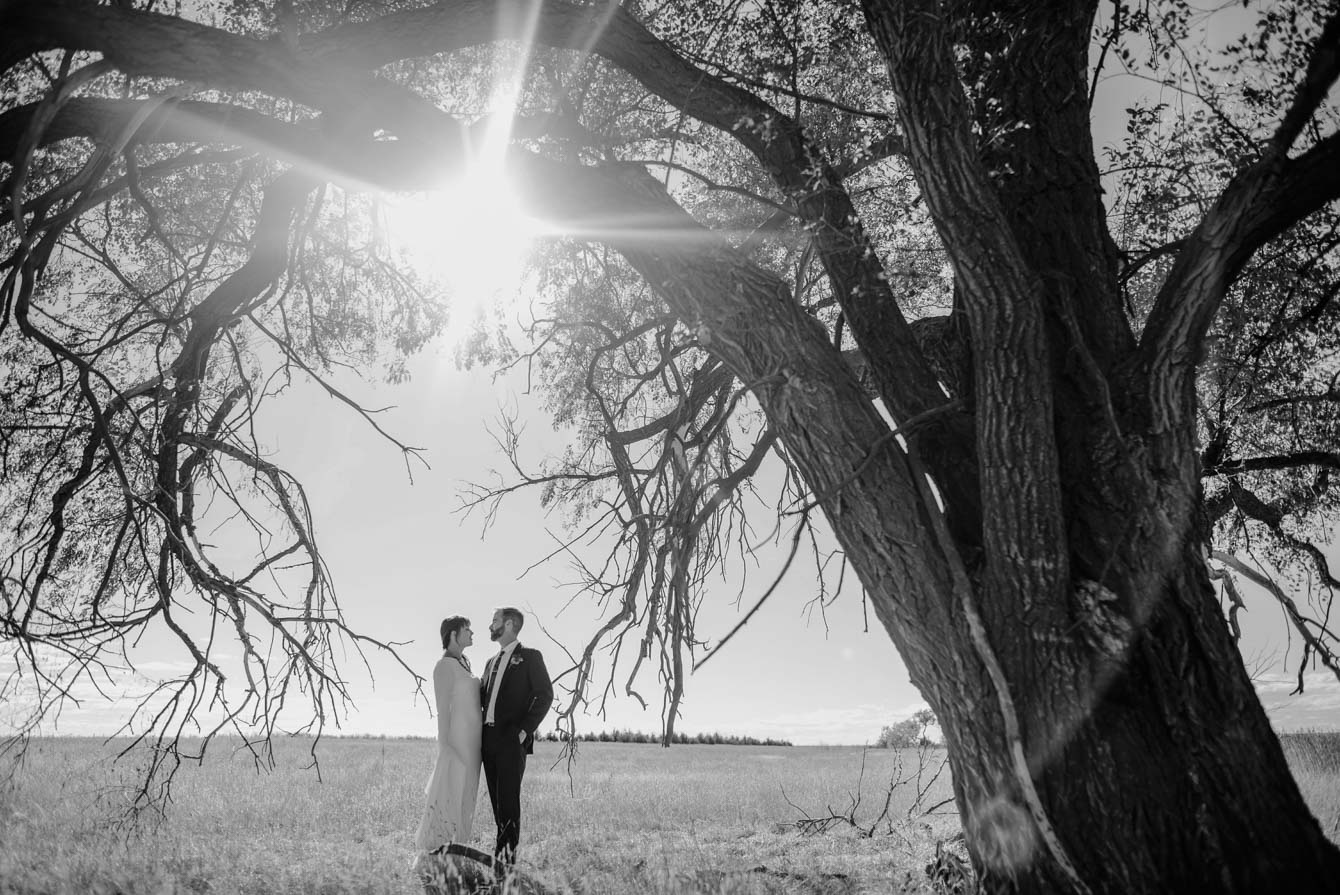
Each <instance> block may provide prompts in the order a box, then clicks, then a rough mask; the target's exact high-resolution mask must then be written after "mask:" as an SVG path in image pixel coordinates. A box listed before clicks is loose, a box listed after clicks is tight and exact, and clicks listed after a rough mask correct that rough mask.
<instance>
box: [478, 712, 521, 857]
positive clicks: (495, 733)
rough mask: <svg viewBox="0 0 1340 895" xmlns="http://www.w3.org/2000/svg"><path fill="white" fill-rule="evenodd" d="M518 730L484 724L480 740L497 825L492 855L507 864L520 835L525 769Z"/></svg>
mask: <svg viewBox="0 0 1340 895" xmlns="http://www.w3.org/2000/svg"><path fill="white" fill-rule="evenodd" d="M519 733H520V731H519V729H518V728H516V727H512V726H510V725H485V726H484V735H483V742H482V743H481V744H480V745H481V747H482V748H481V750H480V751H481V753H482V758H483V760H484V780H485V781H486V782H487V783H488V787H489V803H490V804H492V806H493V820H494V821H495V822H496V823H497V825H498V837H497V839H496V840H495V844H494V846H493V857H494V858H495V859H497V860H498V861H500V862H502V863H503V864H504V865H506V866H507V867H508V868H510V867H511V866H512V865H513V864H515V863H516V847H517V842H518V840H519V839H520V837H521V778H522V776H523V775H524V774H525V773H526V747H525V746H523V745H521V743H519V742H518V741H517V740H518V734H519Z"/></svg>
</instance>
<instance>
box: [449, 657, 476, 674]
mask: <svg viewBox="0 0 1340 895" xmlns="http://www.w3.org/2000/svg"><path fill="white" fill-rule="evenodd" d="M447 658H448V659H455V660H456V661H457V662H459V663H460V665H461V667H462V668H464V669H465V670H466V672H469V673H473V672H470V660H469V659H467V658H465V656H453V655H452V654H451V653H447Z"/></svg>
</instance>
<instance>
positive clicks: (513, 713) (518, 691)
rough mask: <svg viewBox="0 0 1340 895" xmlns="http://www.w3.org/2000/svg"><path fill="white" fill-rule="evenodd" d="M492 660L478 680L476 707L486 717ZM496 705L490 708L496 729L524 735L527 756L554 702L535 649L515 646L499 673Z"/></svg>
mask: <svg viewBox="0 0 1340 895" xmlns="http://www.w3.org/2000/svg"><path fill="white" fill-rule="evenodd" d="M497 658H498V657H497V656H496V655H495V656H493V657H492V658H490V659H489V660H488V661H487V662H485V663H484V674H483V676H482V677H481V678H480V679H479V704H480V707H481V708H482V709H483V710H484V713H485V714H486V715H487V714H488V710H489V702H488V699H489V690H488V686H489V676H490V675H491V674H492V673H493V663H494V662H495V661H496V660H497ZM498 674H499V679H498V703H497V704H496V705H495V706H494V707H493V720H494V723H496V724H497V725H498V726H499V727H511V728H514V729H518V730H524V731H525V732H526V752H527V753H531V752H533V751H534V748H535V731H536V730H537V729H538V728H539V726H540V722H541V721H543V720H544V716H545V715H547V714H549V706H550V705H552V704H553V702H554V685H553V684H552V683H551V682H550V680H549V671H548V669H546V668H545V667H544V656H542V655H540V651H539V650H537V649H527V648H526V647H524V646H522V645H521V644H519V643H518V644H517V645H516V647H515V648H514V649H513V650H512V658H511V660H510V661H509V662H508V663H507V667H506V668H502V669H499V671H498Z"/></svg>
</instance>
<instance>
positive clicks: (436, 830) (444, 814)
mask: <svg viewBox="0 0 1340 895" xmlns="http://www.w3.org/2000/svg"><path fill="white" fill-rule="evenodd" d="M473 641H474V634H473V632H471V630H470V620H469V619H466V618H462V617H461V616H459V615H454V616H452V617H451V618H448V619H445V620H443V622H442V648H443V649H444V650H446V652H445V653H443V655H442V658H441V659H439V660H438V662H437V665H436V667H434V668H433V694H434V696H435V697H436V701H437V761H436V763H435V764H434V765H433V776H432V777H431V778H429V780H428V786H427V787H426V788H425V789H424V795H425V796H427V797H428V802H427V805H426V806H425V807H424V810H423V820H421V821H420V822H419V832H418V834H417V835H416V836H415V845H416V846H417V848H418V850H419V851H420V852H421V853H422V852H431V851H433V850H435V849H437V848H439V847H441V846H443V845H446V844H447V843H449V842H466V841H468V840H469V839H470V831H471V829H472V828H473V827H474V820H475V797H476V794H477V793H478V791H479V768H480V760H479V735H480V730H481V727H482V725H483V715H482V714H481V712H480V709H479V678H477V677H475V676H474V675H472V674H471V673H470V663H469V661H467V660H466V658H465V656H464V652H465V648H466V647H468V646H469V645H470V644H471V643H472V642H473Z"/></svg>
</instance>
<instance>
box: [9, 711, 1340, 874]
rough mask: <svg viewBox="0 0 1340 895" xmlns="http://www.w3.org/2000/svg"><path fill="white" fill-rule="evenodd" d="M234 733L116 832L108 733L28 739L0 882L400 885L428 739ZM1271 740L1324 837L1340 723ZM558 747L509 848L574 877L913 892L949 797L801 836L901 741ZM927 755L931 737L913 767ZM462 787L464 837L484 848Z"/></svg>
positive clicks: (870, 795)
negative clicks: (240, 748) (263, 753)
mask: <svg viewBox="0 0 1340 895" xmlns="http://www.w3.org/2000/svg"><path fill="white" fill-rule="evenodd" d="M234 746H235V743H228V742H218V743H215V744H214V745H213V746H211V748H210V752H209V754H208V757H207V760H206V762H205V763H204V765H203V766H200V767H197V766H190V765H188V766H184V767H183V768H182V769H181V771H180V772H179V776H178V779H177V781H176V783H175V785H174V789H173V793H174V797H175V803H174V804H173V806H172V807H171V809H170V816H169V821H168V822H167V823H166V824H163V825H160V826H158V827H157V829H156V830H153V831H152V832H140V833H133V832H130V831H127V830H124V829H119V828H118V827H117V825H116V824H114V823H113V822H112V821H113V820H114V819H115V817H116V816H117V815H118V814H119V812H120V809H121V807H122V806H123V805H124V799H125V798H126V797H127V793H128V791H129V790H128V789H127V787H128V786H130V785H131V784H132V783H133V782H134V781H135V780H136V766H135V764H134V762H133V761H131V762H122V763H121V764H118V765H116V766H109V764H108V761H107V759H108V757H109V756H110V755H111V754H112V751H113V750H112V748H111V747H108V746H105V745H103V744H101V743H100V742H99V741H96V740H86V739H47V740H40V741H34V742H33V743H32V744H31V746H30V748H29V752H28V755H27V758H26V760H25V761H24V764H23V765H22V767H21V768H19V770H18V772H17V774H16V775H15V776H14V778H13V779H12V780H11V781H10V782H9V783H8V784H7V785H6V786H5V788H4V789H3V791H0V893H15V892H24V893H53V895H54V893H66V892H70V893H73V892H81V893H82V892H102V893H113V892H124V893H128V895H129V893H168V892H180V893H188V892H189V893H204V892H215V893H233V892H239V893H240V892H246V893H271V892H276V893H300V892H301V893H308V892H310V893H331V895H334V893H345V892H368V893H374V892H375V893H381V892H390V893H409V892H413V891H415V885H414V880H413V878H412V876H411V874H410V873H409V872H408V868H409V863H410V860H411V859H412V857H413V856H412V854H411V839H412V836H413V831H414V827H415V825H416V823H417V821H418V811H419V807H420V799H421V790H422V787H423V784H424V781H425V780H426V779H427V776H428V773H429V770H430V765H431V761H432V750H433V744H432V743H431V742H429V741H427V740H375V739H342V740H325V741H322V743H321V746H320V749H319V752H318V755H319V756H320V758H321V781H320V782H318V780H317V774H316V772H315V771H312V770H304V769H303V766H304V765H305V764H306V763H307V759H308V756H307V748H308V741H285V742H283V743H281V744H279V749H278V762H277V764H278V766H277V767H276V769H275V770H274V771H271V772H262V773H257V772H256V771H255V770H254V769H253V767H252V764H251V761H250V758H249V757H247V756H246V755H245V754H244V753H237V752H234V751H233V747H234ZM1286 748H1287V749H1288V751H1289V754H1290V759H1291V761H1292V762H1293V763H1294V767H1295V773H1296V774H1297V775H1298V777H1299V780H1300V782H1301V783H1302V785H1303V788H1304V791H1305V793H1306V794H1307V796H1308V798H1309V801H1310V803H1311V804H1312V806H1313V810H1314V811H1315V812H1316V813H1317V814H1318V816H1319V818H1320V819H1321V821H1322V823H1323V825H1324V826H1326V828H1327V830H1328V832H1329V833H1330V834H1331V836H1332V838H1336V839H1340V734H1329V735H1312V738H1311V739H1298V740H1296V741H1294V742H1293V743H1290V741H1289V740H1288V739H1287V738H1286ZM557 756H558V746H557V745H556V744H553V743H541V744H540V745H539V746H538V747H537V753H536V755H535V757H534V759H533V760H532V762H531V763H530V764H529V765H528V768H527V777H526V785H525V792H524V808H523V810H524V818H525V826H524V827H523V829H522V856H521V857H522V864H523V866H524V867H525V868H526V869H528V870H530V871H532V872H533V873H534V874H535V875H537V876H538V877H539V878H541V879H542V880H544V881H545V882H547V883H549V884H551V885H553V886H555V887H557V888H560V889H567V890H570V891H573V892H580V893H616V892H617V893H624V892H647V893H671V892H674V893H679V892H684V893H688V892H712V893H716V892H723V893H735V892H738V893H746V892H747V893H754V892H758V893H792V892H795V893H800V892H807V893H834V895H836V893H845V892H882V893H890V892H908V893H912V892H929V891H931V889H930V887H929V885H928V883H927V881H926V878H925V875H924V872H923V868H924V867H925V865H926V863H927V862H928V861H929V860H930V857H931V856H932V854H933V853H934V843H935V841H936V840H937V839H938V838H944V837H948V836H950V835H952V834H953V833H954V832H956V830H957V817H956V815H955V814H954V812H953V806H952V803H950V804H949V805H947V806H945V807H942V808H940V809H939V810H938V811H937V812H936V813H935V814H932V815H929V816H922V815H921V811H924V810H925V809H926V808H929V807H930V806H932V805H934V804H935V803H938V802H940V801H942V800H943V799H946V798H948V797H949V795H950V788H949V781H948V772H947V771H946V772H945V774H944V775H942V776H941V777H940V779H939V780H938V781H936V782H935V784H934V785H933V786H931V787H930V788H929V790H928V791H927V792H926V793H925V794H924V797H923V799H922V800H921V802H920V804H914V803H916V802H917V799H916V785H915V782H914V781H909V782H907V783H906V784H905V785H902V786H899V787H896V788H895V789H894V790H893V799H892V801H891V803H890V807H889V814H888V817H887V819H886V820H885V821H884V822H882V823H880V824H879V826H878V828H877V829H876V830H875V833H874V835H873V836H865V835H862V831H860V830H857V829H855V828H854V827H853V826H852V825H851V824H850V823H847V822H845V821H832V822H830V823H829V824H828V825H827V829H825V830H823V831H822V832H815V833H812V834H808V835H807V834H806V833H805V832H804V831H803V830H802V829H800V828H799V827H798V826H797V824H796V822H797V821H802V820H803V819H804V818H805V817H806V814H808V815H810V816H811V817H814V818H823V817H827V816H829V814H830V811H829V809H830V808H832V809H833V812H834V813H836V814H838V815H846V814H849V813H851V814H852V815H853V816H854V818H855V819H856V821H857V822H858V823H860V824H861V825H862V826H864V827H867V828H868V827H870V826H871V825H873V824H874V823H875V820H876V818H877V817H879V815H880V813H881V811H882V810H883V808H884V805H885V797H886V793H887V792H888V791H889V781H890V779H891V778H895V779H901V778H905V777H908V776H911V775H913V774H914V773H915V771H916V767H917V761H916V753H915V752H903V753H898V752H892V751H880V750H872V751H870V752H869V753H867V754H866V755H865V757H864V762H865V770H864V776H863V778H862V772H861V768H862V761H863V755H862V750H861V749H860V748H859V747H792V748H784V747H748V746H675V747H673V748H671V749H668V750H665V749H660V748H658V747H656V746H653V745H641V744H638V745H625V744H613V743H611V744H606V743H585V744H582V745H581V748H580V752H579V757H578V761H577V763H576V765H575V766H574V767H573V768H572V773H571V776H569V775H568V768H567V766H566V765H559V766H557V767H553V766H552V765H553V763H554V761H555V759H556V758H557ZM942 757H943V752H939V751H932V752H931V753H930V755H929V764H930V768H929V769H928V770H929V771H932V772H933V770H934V768H935V767H936V766H938V764H939V762H940V759H941V758H942ZM900 763H901V769H900V767H899V765H900ZM858 779H862V780H863V782H862V785H861V787H860V801H859V804H858V805H857V807H856V809H855V811H854V812H852V811H851V807H852V801H851V800H852V797H853V795H855V794H856V788H857V782H858ZM481 790H482V784H481ZM480 795H481V802H480V809H479V812H478V814H477V815H476V829H475V840H476V843H477V844H478V845H479V846H481V847H483V848H485V849H488V848H489V847H490V843H491V841H492V834H493V824H492V819H491V816H490V814H489V811H488V805H487V799H486V797H485V795H484V793H483V792H482V791H481V794H480ZM909 814H910V815H911V819H909ZM802 826H803V825H802Z"/></svg>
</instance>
